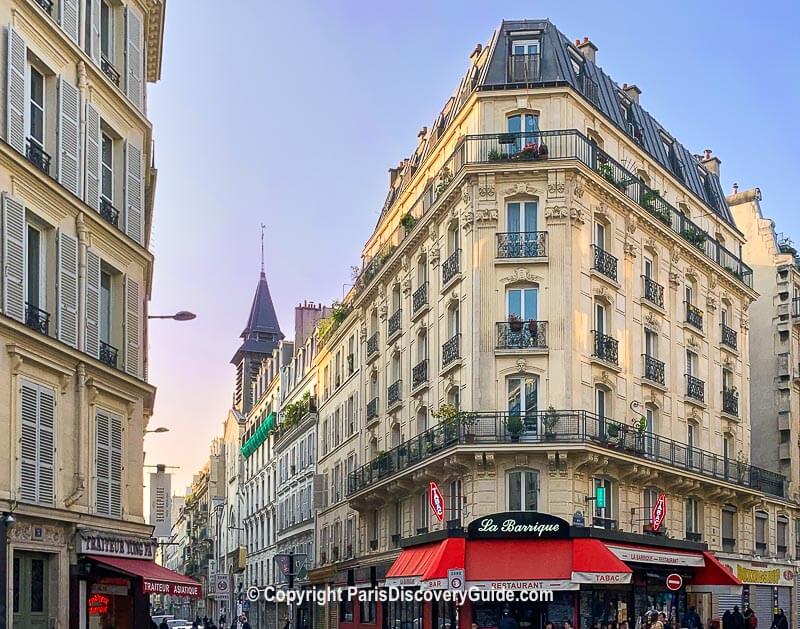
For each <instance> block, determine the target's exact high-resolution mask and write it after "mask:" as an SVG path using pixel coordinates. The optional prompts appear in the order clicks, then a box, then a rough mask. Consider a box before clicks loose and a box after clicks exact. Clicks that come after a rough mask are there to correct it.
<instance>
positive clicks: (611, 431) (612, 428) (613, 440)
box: [606, 422, 619, 446]
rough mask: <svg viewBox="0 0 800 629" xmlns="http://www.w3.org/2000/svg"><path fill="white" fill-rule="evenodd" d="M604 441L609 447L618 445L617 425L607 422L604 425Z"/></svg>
mask: <svg viewBox="0 0 800 629" xmlns="http://www.w3.org/2000/svg"><path fill="white" fill-rule="evenodd" d="M606 441H607V442H608V445H611V446H616V445H618V444H619V424H617V423H616V422H609V423H608V424H607V425H606Z"/></svg>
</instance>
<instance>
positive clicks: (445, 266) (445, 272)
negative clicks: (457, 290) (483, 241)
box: [442, 249, 461, 284]
mask: <svg viewBox="0 0 800 629" xmlns="http://www.w3.org/2000/svg"><path fill="white" fill-rule="evenodd" d="M460 252H461V250H460V249H456V250H455V251H454V252H453V253H452V254H450V256H449V257H448V258H447V259H446V260H445V261H444V262H443V263H442V284H447V283H448V282H449V281H450V280H452V279H453V278H454V277H455V276H456V275H457V274H458V271H459V267H460V265H459V260H458V257H459V256H458V254H459V253H460Z"/></svg>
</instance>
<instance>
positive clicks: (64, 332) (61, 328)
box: [56, 231, 78, 348]
mask: <svg viewBox="0 0 800 629" xmlns="http://www.w3.org/2000/svg"><path fill="white" fill-rule="evenodd" d="M57 277H58V284H57V286H56V297H57V303H58V313H57V316H58V340H59V341H63V342H64V343H66V344H67V345H70V346H72V347H75V348H77V347H78V240H77V239H76V238H75V237H74V236H70V235H69V234H66V233H64V232H63V231H59V232H58V276H57Z"/></svg>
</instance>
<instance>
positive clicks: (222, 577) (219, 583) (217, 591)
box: [211, 572, 231, 600]
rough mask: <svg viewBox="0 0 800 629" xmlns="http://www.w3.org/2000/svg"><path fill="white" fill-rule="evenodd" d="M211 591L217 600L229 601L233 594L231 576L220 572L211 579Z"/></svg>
mask: <svg viewBox="0 0 800 629" xmlns="http://www.w3.org/2000/svg"><path fill="white" fill-rule="evenodd" d="M211 588H212V589H211V591H212V593H213V594H214V598H216V599H222V600H225V599H227V598H228V597H229V596H230V594H231V582H230V575H228V574H225V573H223V572H218V573H217V574H214V575H212V577H211Z"/></svg>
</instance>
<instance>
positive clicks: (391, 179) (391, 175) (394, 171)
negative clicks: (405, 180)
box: [389, 166, 400, 188]
mask: <svg viewBox="0 0 800 629" xmlns="http://www.w3.org/2000/svg"><path fill="white" fill-rule="evenodd" d="M399 174H400V167H399V166H396V167H395V168H390V169H389V187H390V188H394V182H395V181H397V175H399Z"/></svg>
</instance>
